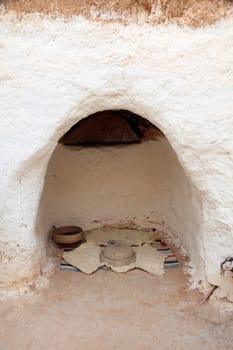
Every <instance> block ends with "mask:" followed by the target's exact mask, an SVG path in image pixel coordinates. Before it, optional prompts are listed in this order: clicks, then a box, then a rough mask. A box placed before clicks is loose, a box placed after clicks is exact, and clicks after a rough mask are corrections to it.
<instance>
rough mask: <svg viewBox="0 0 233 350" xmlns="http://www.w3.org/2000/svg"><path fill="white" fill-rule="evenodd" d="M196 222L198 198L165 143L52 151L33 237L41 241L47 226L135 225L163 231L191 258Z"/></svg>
mask: <svg viewBox="0 0 233 350" xmlns="http://www.w3.org/2000/svg"><path fill="white" fill-rule="evenodd" d="M195 203H196V205H195ZM200 216H201V203H200V202H199V201H198V195H197V193H195V192H194V191H193V189H192V186H191V185H190V183H189V181H188V179H187V177H186V175H185V174H184V172H183V169H182V167H181V165H180V164H179V162H178V160H177V157H176V155H175V153H174V151H173V150H172V148H171V146H170V145H169V143H168V141H167V140H166V139H160V140H159V141H148V142H144V143H142V144H137V145H129V146H126V147H101V148H99V149H97V148H86V149H83V148H81V149H80V148H79V149H73V148H68V147H64V146H62V145H58V146H57V147H56V149H55V151H54V154H53V155H52V157H51V160H50V163H49V166H48V170H47V174H46V178H45V185H44V190H43V194H42V197H41V202H40V208H39V212H38V221H37V232H38V235H39V236H40V237H41V239H42V240H43V239H47V234H48V232H49V230H50V228H51V226H52V225H55V226H62V225H70V224H74V225H80V226H82V227H83V228H84V229H90V228H94V227H99V226H100V227H101V226H103V225H122V226H123V225H125V224H131V225H132V224H136V225H137V226H138V227H156V228H157V229H158V230H165V231H166V230H168V229H169V231H170V232H169V233H170V234H171V235H172V237H173V239H174V240H175V241H176V242H182V244H183V246H185V247H189V248H186V249H188V250H192V249H191V247H192V248H193V252H194V253H195V254H196V252H197V250H198V249H197V247H196V246H195V236H196V235H198V233H199V230H200ZM189 243H191V244H190V246H189Z"/></svg>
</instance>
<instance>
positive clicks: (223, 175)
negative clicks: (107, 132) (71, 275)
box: [0, 14, 233, 299]
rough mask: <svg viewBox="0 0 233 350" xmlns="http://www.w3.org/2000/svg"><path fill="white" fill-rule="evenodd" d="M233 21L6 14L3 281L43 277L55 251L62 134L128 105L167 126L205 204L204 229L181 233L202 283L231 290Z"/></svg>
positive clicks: (1, 56) (2, 40)
mask: <svg viewBox="0 0 233 350" xmlns="http://www.w3.org/2000/svg"><path fill="white" fill-rule="evenodd" d="M232 33H233V22H232V20H230V19H229V20H228V21H224V22H220V23H218V24H216V25H214V26H211V27H206V28H205V29H203V28H202V29H196V30H193V29H190V28H187V27H184V28H181V27H178V26H176V25H164V26H154V27H152V26H150V25H146V24H145V25H137V24H130V25H128V26H125V25H122V24H120V23H109V24H104V23H100V22H95V23H94V22H90V21H88V20H87V19H84V18H83V17H74V18H72V19H69V20H68V19H66V20H64V19H62V18H60V17H58V18H56V19H53V20H52V19H51V18H50V17H48V18H47V17H43V18H42V17H41V16H39V15H27V16H24V17H23V18H22V19H21V20H20V21H19V20H18V19H17V18H16V17H15V16H12V15H8V14H5V15H2V17H1V21H0V60H1V72H0V84H1V90H0V91H1V94H0V98H1V103H0V110H1V139H0V146H1V147H0V152H1V157H0V168H1V180H0V191H1V204H0V213H1V216H0V218H1V219H0V240H1V262H2V263H1V267H0V269H1V290H2V291H7V290H9V289H12V290H15V289H16V288H21V287H22V286H23V284H24V283H25V284H28V283H29V282H31V281H33V280H34V279H35V276H36V275H39V274H41V273H42V271H43V269H44V266H45V265H46V264H47V263H48V262H47V261H46V253H45V248H46V247H45V245H44V244H43V243H42V242H41V240H40V235H39V233H37V232H36V223H37V218H38V209H39V203H40V198H41V194H42V190H43V185H44V178H45V174H46V170H47V165H48V163H49V160H50V158H51V155H52V153H53V151H54V150H55V148H56V145H57V141H58V140H59V139H60V138H61V136H62V135H63V134H64V133H65V132H66V131H67V130H69V128H70V127H71V126H72V125H74V124H75V123H76V122H77V121H78V120H81V119H82V118H85V117H86V116H88V115H90V114H92V113H95V112H97V111H101V110H107V109H125V110H129V111H132V112H134V113H137V114H139V115H141V116H143V117H144V118H146V119H148V120H149V121H150V122H152V123H153V124H155V125H156V126H157V127H159V128H160V129H161V131H162V132H163V133H164V134H165V136H166V137H167V139H168V141H169V143H170V145H171V147H172V148H173V150H174V151H175V153H176V156H177V158H178V161H179V163H180V165H181V166H182V169H183V170H182V172H184V173H185V175H186V178H187V179H188V183H189V184H190V186H191V188H192V192H191V193H192V195H191V196H190V201H191V202H192V201H193V203H192V205H193V206H194V207H198V208H201V214H200V216H197V217H198V220H199V221H198V226H199V230H198V232H199V233H198V236H195V235H194V233H193V235H191V236H190V235H188V232H187V233H185V231H184V232H183V233H182V235H183V236H181V238H182V242H183V243H184V246H186V248H187V246H188V253H189V254H190V255H191V256H193V261H192V262H193V267H194V268H193V272H192V281H193V283H194V285H195V284H198V282H199V281H201V282H202V285H203V286H205V287H206V286H207V283H210V284H216V285H219V286H220V289H221V290H222V291H223V295H224V296H227V297H228V298H229V299H232V281H231V280H226V279H225V278H224V277H223V276H222V275H221V274H220V263H221V262H222V261H223V260H224V259H225V257H226V256H228V255H232V246H233V235H232V227H233V219H232V215H231V211H232V206H233V197H232V193H233V192H232V191H233V185H232V172H233V152H232V150H233V144H232V143H233V141H232V140H233V137H232V123H233V115H232V110H233V99H232V89H233V70H232V57H233V44H232V43H233V40H232V39H233V35H232ZM197 198H198V200H197ZM180 208H182V205H181V204H180ZM187 210H188V209H187ZM198 212H199V211H198ZM175 215H176V217H179V216H181V213H175ZM187 215H190V213H188V214H187ZM198 215H199V214H198ZM186 227H187V230H186V231H188V230H189V229H190V227H189V226H188V224H187V226H186ZM191 231H192V232H194V230H193V227H192V228H191ZM189 237H193V238H192V239H194V241H195V242H196V245H195V247H193V245H192V244H191V241H190V240H189ZM188 242H189V245H187V243H188Z"/></svg>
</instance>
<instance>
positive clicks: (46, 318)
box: [0, 268, 233, 350]
mask: <svg viewBox="0 0 233 350" xmlns="http://www.w3.org/2000/svg"><path fill="white" fill-rule="evenodd" d="M202 298H203V295H201V294H200V293H199V292H198V291H195V290H189V289H188V276H185V275H184V273H183V272H182V269H181V268H180V269H176V270H169V271H166V274H165V275H164V276H159V277H157V276H153V275H150V274H149V273H146V272H144V271H140V270H134V271H130V272H128V273H127V274H117V273H114V272H110V271H98V272H96V273H95V274H93V275H84V274H82V273H77V272H71V271H57V272H56V273H55V274H54V275H53V276H52V278H51V282H50V287H49V288H48V289H46V290H44V291H43V292H41V293H39V294H37V295H34V296H33V297H32V296H30V297H29V296H27V297H20V298H17V299H11V300H9V299H8V300H4V301H2V302H1V306H0V317H1V326H0V349H1V350H21V349H22V350H25V349H30V350H37V349H38V350H39V349H43V350H53V349H56V350H64V349H69V350H72V349H75V350H77V349H78V350H82V349H85V350H89V349H93V350H94V349H95V350H109V349H116V350H118V349H119V350H124V349H136V350H142V349H143V350H144V349H145V350H150V349H173V350H174V349H179V350H182V349H197V350H200V349H204V350H208V349H210V350H213V349H218V350H219V349H221V350H224V349H232V346H233V345H232V342H233V316H232V314H231V313H227V314H226V313H223V312H222V311H221V310H219V311H217V310H216V308H215V307H214V306H212V304H210V303H205V304H203V305H200V301H201V300H202Z"/></svg>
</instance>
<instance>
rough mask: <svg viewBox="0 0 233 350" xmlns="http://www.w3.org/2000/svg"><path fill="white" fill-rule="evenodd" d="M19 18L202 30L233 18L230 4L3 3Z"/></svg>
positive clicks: (192, 0)
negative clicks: (74, 19)
mask: <svg viewBox="0 0 233 350" xmlns="http://www.w3.org/2000/svg"><path fill="white" fill-rule="evenodd" d="M2 3H3V5H4V8H5V9H6V11H12V10H13V11H15V12H16V13H17V15H18V17H19V18H21V17H22V16H24V14H27V13H36V12H37V13H42V14H46V15H49V16H51V17H52V18H56V17H58V16H61V15H62V16H64V17H66V18H71V17H73V16H75V15H82V16H85V17H86V18H88V19H91V20H97V21H101V22H113V21H117V22H119V21H120V22H122V23H132V22H136V23H150V24H151V25H156V24H161V23H169V22H173V23H179V24H185V25H190V26H192V27H202V26H206V25H210V24H213V23H215V22H216V21H218V20H220V19H223V18H227V17H229V16H230V15H232V8H233V6H232V1H231V0H118V1H115V0H107V1H106V0H85V1H84V0H79V1H77V0H3V1H2Z"/></svg>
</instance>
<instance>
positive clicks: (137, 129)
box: [59, 110, 164, 147]
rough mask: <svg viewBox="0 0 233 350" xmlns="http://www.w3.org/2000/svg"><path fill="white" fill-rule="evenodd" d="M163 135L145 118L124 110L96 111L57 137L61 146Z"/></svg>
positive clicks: (123, 141)
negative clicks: (60, 136)
mask: <svg viewBox="0 0 233 350" xmlns="http://www.w3.org/2000/svg"><path fill="white" fill-rule="evenodd" d="M161 137H164V135H163V133H162V132H161V131H160V130H159V129H158V128H157V127H156V126H154V125H153V124H151V123H150V122H149V121H148V120H146V119H144V118H142V117H141V116H139V115H137V114H135V113H132V112H129V111H126V110H107V111H103V112H97V113H94V114H91V115H89V116H88V117H86V118H84V119H82V120H81V121H79V122H78V123H76V124H75V125H74V126H72V127H71V128H70V130H68V131H67V132H66V133H65V134H64V135H63V136H62V138H61V139H60V140H59V143H60V144H63V145H65V146H85V147H101V146H116V145H129V144H133V143H141V142H143V141H148V140H157V139H158V138H161Z"/></svg>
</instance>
